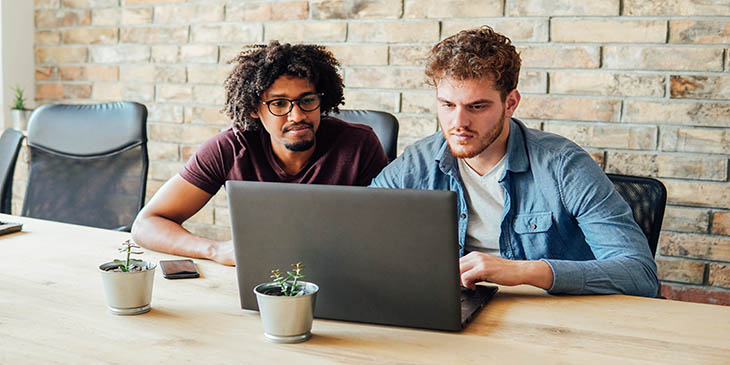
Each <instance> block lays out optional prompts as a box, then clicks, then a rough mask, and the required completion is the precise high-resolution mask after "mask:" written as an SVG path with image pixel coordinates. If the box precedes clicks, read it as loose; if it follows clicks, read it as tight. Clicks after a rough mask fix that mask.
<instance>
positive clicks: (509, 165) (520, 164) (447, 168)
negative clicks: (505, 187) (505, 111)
mask: <svg viewBox="0 0 730 365" xmlns="http://www.w3.org/2000/svg"><path fill="white" fill-rule="evenodd" d="M524 128H525V126H524V124H522V122H521V121H520V120H518V119H515V118H510V126H509V137H508V138H507V152H506V155H507V158H506V160H505V174H506V172H507V171H510V172H524V171H527V169H528V168H529V165H530V163H529V160H528V156H527V146H525V136H524ZM436 162H437V163H438V166H439V169H440V170H441V172H443V173H444V174H447V175H450V176H453V177H457V176H458V175H459V173H458V164H457V162H456V157H454V155H452V154H451V149H449V143H448V142H447V141H446V139H444V140H443V143H442V144H441V148H440V149H439V150H438V152H437V153H436ZM504 177H505V175H502V176H501V177H500V179H499V180H500V181H502V180H503V179H504Z"/></svg>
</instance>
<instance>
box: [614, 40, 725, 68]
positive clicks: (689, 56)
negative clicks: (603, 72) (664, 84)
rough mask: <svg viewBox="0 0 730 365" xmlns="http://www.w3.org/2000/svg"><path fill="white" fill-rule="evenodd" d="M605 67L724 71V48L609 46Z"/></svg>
mask: <svg viewBox="0 0 730 365" xmlns="http://www.w3.org/2000/svg"><path fill="white" fill-rule="evenodd" d="M603 63H604V66H603V67H605V68H614V69H630V70H635V69H639V70H654V71H656V70H692V71H722V69H723V66H722V50H721V49H717V48H699V47H658V46H651V47H649V46H605V47H603Z"/></svg>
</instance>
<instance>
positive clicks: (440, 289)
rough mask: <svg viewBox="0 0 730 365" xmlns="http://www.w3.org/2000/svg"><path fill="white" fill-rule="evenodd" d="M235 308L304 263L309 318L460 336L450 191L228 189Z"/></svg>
mask: <svg viewBox="0 0 730 365" xmlns="http://www.w3.org/2000/svg"><path fill="white" fill-rule="evenodd" d="M226 190H227V193H228V201H229V209H230V214H231V225H232V230H233V242H234V247H235V256H236V264H237V265H236V270H237V274H238V287H239V292H240V295H241V307H242V308H243V309H252V310H258V307H257V303H256V297H255V295H254V293H253V288H254V286H256V285H258V284H260V283H263V282H268V281H271V278H270V277H269V275H270V274H271V270H272V269H275V268H279V269H281V270H287V269H290V265H291V264H293V263H296V262H299V261H302V262H303V263H304V265H305V271H304V273H305V274H306V275H307V278H306V279H305V280H307V281H311V282H314V283H316V284H317V285H319V287H320V291H319V293H318V294H317V303H316V307H315V317H318V318H328V319H339V320H348V321H358V322H367V323H376V324H388V325H399V326H407V327H419V328H430V329H441V330H459V329H461V328H462V323H461V305H460V289H459V268H458V249H459V246H458V237H457V214H456V193H454V192H451V191H427V190H396V189H379V188H365V187H352V186H332V185H305V184H286V183H263V182H244V181H228V182H227V183H226Z"/></svg>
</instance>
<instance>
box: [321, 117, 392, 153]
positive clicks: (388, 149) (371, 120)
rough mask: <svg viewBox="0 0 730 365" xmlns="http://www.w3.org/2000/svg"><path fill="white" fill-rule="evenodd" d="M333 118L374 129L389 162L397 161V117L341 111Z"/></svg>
mask: <svg viewBox="0 0 730 365" xmlns="http://www.w3.org/2000/svg"><path fill="white" fill-rule="evenodd" d="M332 116H333V117H336V118H340V119H342V120H344V121H346V122H350V123H358V124H365V125H368V126H370V127H371V128H373V131H374V132H375V134H376V135H377V136H378V139H379V140H380V144H382V145H383V149H384V150H385V154H386V155H387V156H388V160H389V161H393V160H395V157H396V155H397V154H398V152H397V150H396V148H397V147H398V119H396V118H395V116H393V115H392V114H390V113H386V112H381V111H375V110H340V112H339V113H332Z"/></svg>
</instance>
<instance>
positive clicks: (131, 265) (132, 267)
mask: <svg viewBox="0 0 730 365" xmlns="http://www.w3.org/2000/svg"><path fill="white" fill-rule="evenodd" d="M135 248H141V247H139V246H137V244H135V243H134V242H132V241H130V240H126V241H124V242H122V247H119V252H122V253H125V254H126V255H127V258H126V260H119V259H115V260H114V263H115V264H118V265H119V270H121V271H123V272H130V271H142V269H143V261H142V260H139V259H133V258H131V256H132V255H133V254H134V255H141V254H142V253H143V252H142V251H134V249H135Z"/></svg>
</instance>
